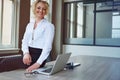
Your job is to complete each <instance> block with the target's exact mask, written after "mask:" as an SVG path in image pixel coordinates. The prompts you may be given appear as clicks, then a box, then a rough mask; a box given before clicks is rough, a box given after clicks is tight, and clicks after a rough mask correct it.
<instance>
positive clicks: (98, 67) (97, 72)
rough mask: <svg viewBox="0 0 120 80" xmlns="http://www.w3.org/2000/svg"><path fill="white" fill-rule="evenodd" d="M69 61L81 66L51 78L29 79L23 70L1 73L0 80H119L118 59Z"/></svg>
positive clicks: (39, 76) (43, 76)
mask: <svg viewBox="0 0 120 80" xmlns="http://www.w3.org/2000/svg"><path fill="white" fill-rule="evenodd" d="M69 61H70V62H71V61H72V62H79V63H80V64H81V65H80V66H78V67H76V68H74V69H73V70H66V71H61V72H59V73H56V74H54V75H51V76H46V75H42V74H38V75H35V76H32V77H29V78H26V77H25V76H24V72H25V70H14V71H9V72H2V73H0V80H120V58H109V57H96V56H75V57H71V58H70V60H69Z"/></svg>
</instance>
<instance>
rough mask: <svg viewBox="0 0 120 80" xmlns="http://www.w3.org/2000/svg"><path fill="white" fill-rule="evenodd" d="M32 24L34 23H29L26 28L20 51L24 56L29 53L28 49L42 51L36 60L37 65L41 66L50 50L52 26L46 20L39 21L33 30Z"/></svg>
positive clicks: (52, 34) (52, 35)
mask: <svg viewBox="0 0 120 80" xmlns="http://www.w3.org/2000/svg"><path fill="white" fill-rule="evenodd" d="M34 24H35V21H31V22H30V23H28V25H27V27H26V31H25V33H24V36H23V39H22V51H23V54H26V53H29V50H28V47H33V48H40V49H42V53H41V55H40V57H39V58H38V60H37V63H39V64H42V62H43V61H44V60H45V59H47V57H48V56H49V54H50V51H51V49H52V43H53V38H54V25H53V24H51V23H50V22H48V21H47V20H46V19H43V20H41V21H40V22H39V23H38V24H37V27H36V28H35V29H34Z"/></svg>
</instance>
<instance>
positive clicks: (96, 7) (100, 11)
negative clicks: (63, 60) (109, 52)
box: [63, 1, 120, 47]
mask: <svg viewBox="0 0 120 80" xmlns="http://www.w3.org/2000/svg"><path fill="white" fill-rule="evenodd" d="M63 20H64V21H63V24H64V27H63V32H64V35H63V44H72V45H76V44H77V45H94V46H115V47H116V46H117V47H120V26H119V23H120V1H105V2H104V1H102V2H100V1H98V2H96V3H94V2H90V3H89V2H87V3H85V2H70V3H66V2H64V19H63Z"/></svg>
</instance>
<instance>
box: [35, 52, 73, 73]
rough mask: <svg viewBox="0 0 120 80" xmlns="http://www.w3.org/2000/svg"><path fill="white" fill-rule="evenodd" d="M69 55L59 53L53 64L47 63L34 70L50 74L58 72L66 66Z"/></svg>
mask: <svg viewBox="0 0 120 80" xmlns="http://www.w3.org/2000/svg"><path fill="white" fill-rule="evenodd" d="M70 55H71V53H65V54H59V55H58V56H57V58H56V60H55V62H54V64H53V65H51V66H50V65H48V66H45V67H43V68H39V69H36V70H34V71H36V72H38V73H40V74H45V75H52V74H55V73H57V72H60V71H62V70H63V69H64V67H65V66H66V63H67V62H68V60H69V57H70Z"/></svg>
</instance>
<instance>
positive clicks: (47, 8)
mask: <svg viewBox="0 0 120 80" xmlns="http://www.w3.org/2000/svg"><path fill="white" fill-rule="evenodd" d="M38 3H43V4H45V6H46V15H47V14H48V11H49V4H48V2H47V1H44V0H36V1H35V2H34V3H33V5H32V10H33V14H34V15H35V8H36V5H37V4H38Z"/></svg>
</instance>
